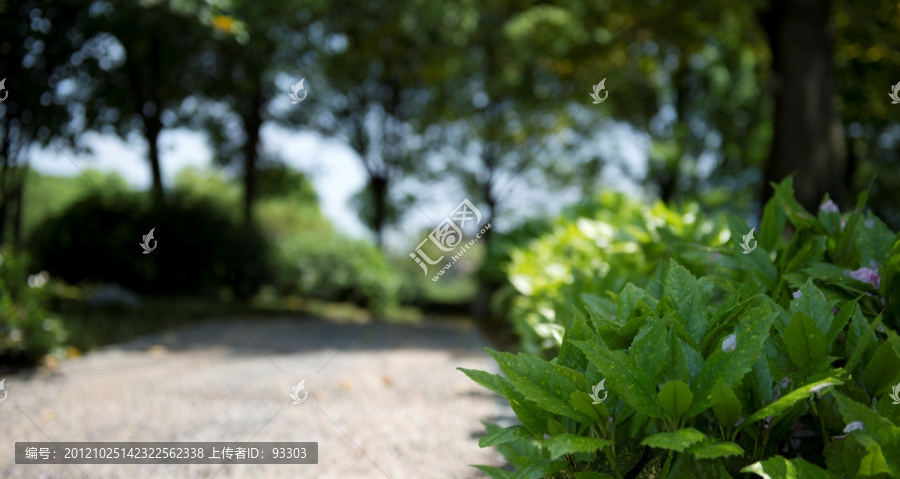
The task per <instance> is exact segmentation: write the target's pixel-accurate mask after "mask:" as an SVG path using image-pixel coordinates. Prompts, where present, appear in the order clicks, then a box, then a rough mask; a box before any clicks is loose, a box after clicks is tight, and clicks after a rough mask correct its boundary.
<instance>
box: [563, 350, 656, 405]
mask: <svg viewBox="0 0 900 479" xmlns="http://www.w3.org/2000/svg"><path fill="white" fill-rule="evenodd" d="M573 342H574V343H575V345H576V346H578V347H579V348H581V350H582V351H584V354H585V355H586V356H587V358H588V361H590V362H591V363H592V364H593V365H594V366H595V367H596V368H597V369H598V370H599V371H600V372H602V373H603V375H604V376H605V377H606V380H607V381H608V382H609V384H608V387H609V389H611V390H613V391H615V392H616V394H617V395H618V396H619V397H620V398H622V400H624V401H625V402H626V403H627V404H628V405H629V406H631V407H633V408H634V409H635V410H637V411H639V412H641V413H644V414H646V415H648V416H650V417H655V418H662V411H661V410H660V408H659V400H658V399H657V397H656V386H655V384H654V382H653V380H652V379H651V378H650V376H648V375H647V373H646V372H644V370H643V369H641V368H640V367H639V366H638V365H637V364H635V363H634V362H633V361H632V360H631V358H629V357H628V356H626V355H625V354H624V353H622V352H620V351H610V350H609V349H608V348H607V347H606V345H604V344H602V343H589V342H586V341H573Z"/></svg>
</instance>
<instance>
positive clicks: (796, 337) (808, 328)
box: [783, 312, 828, 377]
mask: <svg viewBox="0 0 900 479" xmlns="http://www.w3.org/2000/svg"><path fill="white" fill-rule="evenodd" d="M783 339H784V343H785V346H786V347H787V352H788V356H789V357H790V358H791V362H792V363H794V365H795V366H797V367H798V368H799V369H800V370H801V371H803V372H804V373H805V374H804V376H805V377H808V376H810V375H812V374H813V373H814V372H815V371H816V370H817V369H818V368H820V367H822V366H823V364H826V361H828V358H827V356H826V355H825V335H824V334H823V332H822V330H821V329H819V327H818V326H816V324H815V323H814V322H813V320H812V319H810V317H809V316H807V315H806V313H803V312H797V313H794V315H793V316H792V317H791V322H790V323H788V327H787V329H785V330H784V334H783Z"/></svg>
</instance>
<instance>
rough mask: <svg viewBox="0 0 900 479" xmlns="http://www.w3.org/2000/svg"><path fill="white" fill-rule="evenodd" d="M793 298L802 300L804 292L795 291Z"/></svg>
mask: <svg viewBox="0 0 900 479" xmlns="http://www.w3.org/2000/svg"><path fill="white" fill-rule="evenodd" d="M791 296H793V297H794V299H800V298H801V297H803V291H800V290H799V289H798V290H797V291H794V293H793V294H791Z"/></svg>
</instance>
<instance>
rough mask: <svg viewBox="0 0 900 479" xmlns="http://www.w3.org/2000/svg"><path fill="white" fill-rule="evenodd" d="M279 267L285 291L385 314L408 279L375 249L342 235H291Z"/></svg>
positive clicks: (283, 242) (282, 249) (279, 256)
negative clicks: (386, 308) (379, 311)
mask: <svg viewBox="0 0 900 479" xmlns="http://www.w3.org/2000/svg"><path fill="white" fill-rule="evenodd" d="M275 254H276V255H277V259H276V263H277V264H278V265H279V284H281V285H282V289H283V292H286V293H296V294H300V295H302V296H304V297H310V298H318V299H325V300H331V301H347V302H353V303H356V304H358V305H360V306H364V307H368V308H369V309H371V310H373V311H378V310H380V309H381V308H382V307H383V306H384V305H386V304H387V303H388V302H389V301H391V299H392V298H393V299H395V300H396V299H398V298H397V297H395V295H396V294H398V292H399V291H400V290H401V284H402V283H403V279H402V278H403V277H402V275H401V274H399V273H398V272H397V270H396V269H394V268H393V266H392V265H391V264H390V263H389V262H388V261H387V259H386V258H385V256H384V255H383V254H382V252H381V251H380V250H379V249H378V248H377V247H375V246H374V245H372V244H370V243H367V242H365V241H362V240H354V239H350V238H346V237H344V236H341V235H339V234H337V233H328V234H324V235H302V236H288V237H285V238H283V239H282V240H281V241H279V242H278V245H277V247H276V252H275Z"/></svg>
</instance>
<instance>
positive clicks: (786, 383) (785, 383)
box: [780, 376, 794, 389]
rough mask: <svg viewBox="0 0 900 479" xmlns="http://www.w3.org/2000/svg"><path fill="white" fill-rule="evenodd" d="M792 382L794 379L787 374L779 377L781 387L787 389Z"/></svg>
mask: <svg viewBox="0 0 900 479" xmlns="http://www.w3.org/2000/svg"><path fill="white" fill-rule="evenodd" d="M792 382H794V380H793V379H791V378H789V377H787V376H785V377H783V378H781V383H780V384H781V389H787V387H788V386H790V385H791V383H792Z"/></svg>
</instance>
